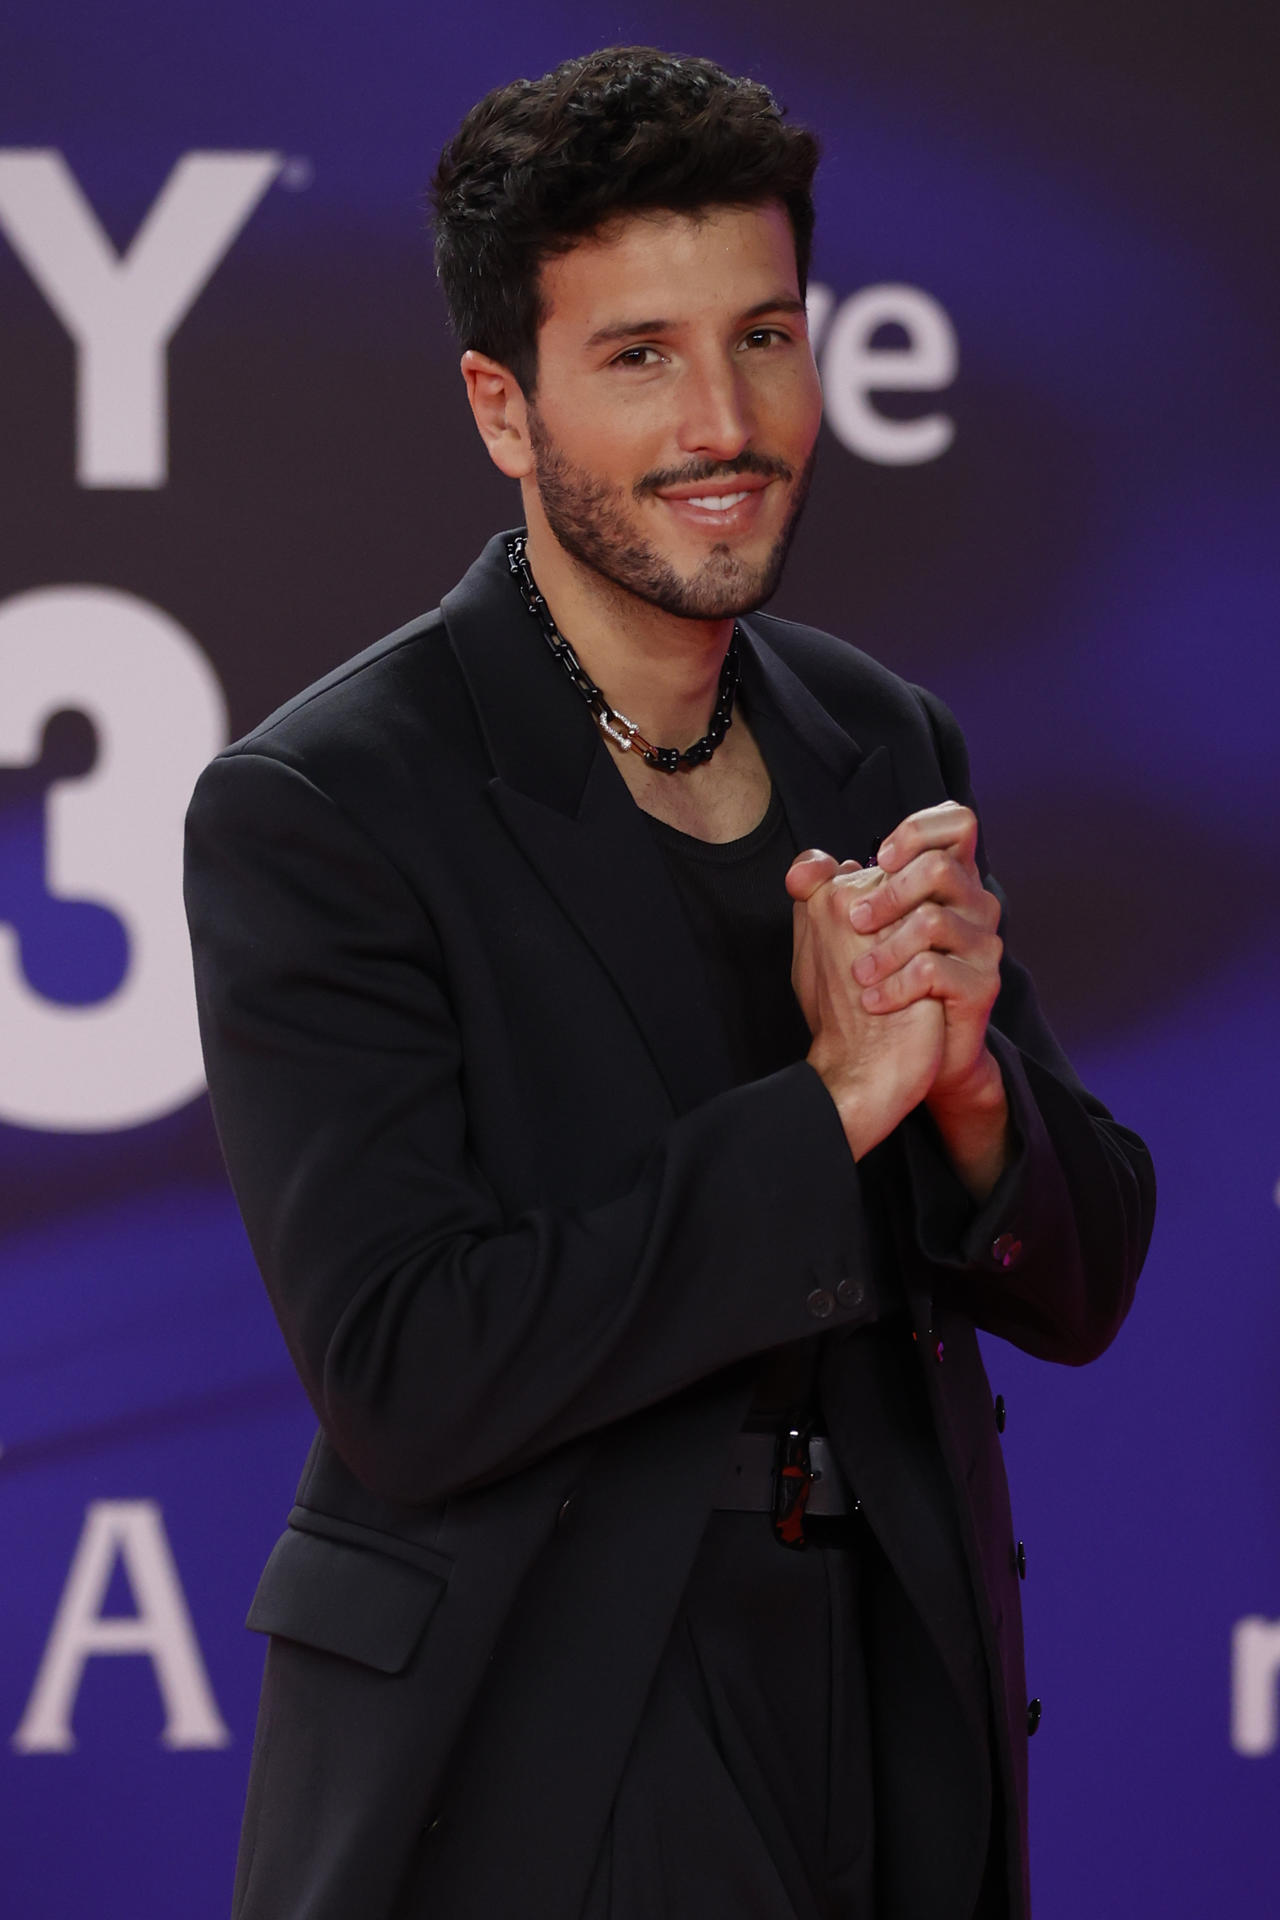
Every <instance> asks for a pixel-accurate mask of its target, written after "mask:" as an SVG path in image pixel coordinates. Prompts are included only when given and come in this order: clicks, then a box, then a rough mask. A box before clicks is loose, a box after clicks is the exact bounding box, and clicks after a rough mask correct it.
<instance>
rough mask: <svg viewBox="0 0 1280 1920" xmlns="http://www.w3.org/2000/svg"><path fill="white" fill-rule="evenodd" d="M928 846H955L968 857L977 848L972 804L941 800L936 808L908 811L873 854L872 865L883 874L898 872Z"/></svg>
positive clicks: (974, 815)
mask: <svg viewBox="0 0 1280 1920" xmlns="http://www.w3.org/2000/svg"><path fill="white" fill-rule="evenodd" d="M931 847H958V848H960V849H961V850H962V852H963V853H964V854H965V856H966V858H968V859H969V860H972V859H973V858H974V856H975V854H976V852H977V847H978V816H977V814H976V813H975V812H974V811H973V808H972V807H964V806H961V804H960V802H959V801H958V800H944V801H942V802H941V804H940V805H938V806H936V807H922V808H921V809H920V810H919V812H917V813H909V814H908V815H907V817H906V819H905V820H903V821H901V822H900V823H899V825H898V826H896V827H895V828H894V830H893V832H892V833H891V834H890V835H889V837H888V839H887V840H882V841H881V843H880V846H879V849H878V850H877V853H876V865H877V866H880V867H883V868H884V869H885V871H886V873H898V872H900V871H901V869H902V868H903V867H905V866H906V864H907V862H908V861H909V860H914V859H915V858H916V857H917V855H919V854H921V853H925V852H927V851H928V850H929V849H930V848H931Z"/></svg>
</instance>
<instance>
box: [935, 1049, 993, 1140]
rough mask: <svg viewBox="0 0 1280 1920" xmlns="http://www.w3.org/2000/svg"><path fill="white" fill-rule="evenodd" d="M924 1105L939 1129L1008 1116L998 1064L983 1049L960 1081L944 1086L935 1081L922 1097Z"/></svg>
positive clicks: (939, 1080) (990, 1054)
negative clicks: (970, 1119) (943, 1126)
mask: <svg viewBox="0 0 1280 1920" xmlns="http://www.w3.org/2000/svg"><path fill="white" fill-rule="evenodd" d="M925 1105H926V1106H927V1107H928V1109H929V1112H930V1113H931V1114H932V1116H933V1118H934V1120H935V1121H936V1122H937V1123H938V1125H939V1126H942V1125H944V1124H952V1125H960V1124H963V1122H964V1121H965V1120H966V1119H969V1118H972V1119H974V1120H980V1119H982V1118H984V1117H985V1118H988V1119H989V1118H991V1117H992V1116H998V1117H1003V1116H1005V1115H1006V1114H1007V1112H1008V1100H1007V1098H1006V1095H1005V1090H1004V1076H1003V1074H1002V1073H1001V1071H1000V1063H999V1061H998V1060H997V1059H996V1057H995V1055H994V1054H993V1053H992V1052H991V1050H990V1048H989V1047H983V1049H982V1052H981V1053H980V1054H979V1055H978V1057H977V1059H976V1060H975V1061H974V1063H973V1065H972V1066H971V1067H970V1068H969V1070H968V1072H967V1073H965V1074H963V1075H962V1076H961V1077H960V1079H958V1080H955V1081H952V1082H950V1083H948V1084H944V1083H943V1082H942V1081H941V1079H938V1080H935V1081H934V1083H933V1085H932V1086H931V1087H930V1089H929V1091H928V1093H927V1094H926V1095H925Z"/></svg>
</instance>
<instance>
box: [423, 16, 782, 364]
mask: <svg viewBox="0 0 1280 1920" xmlns="http://www.w3.org/2000/svg"><path fill="white" fill-rule="evenodd" d="M817 163H818V142H817V140H816V139H815V137H814V135H813V134H812V133H810V132H808V131H807V130H806V129H805V128H804V127H796V126H789V125H788V124H787V122H786V121H785V120H784V119H783V114H782V109H781V108H780V107H779V105H778V103H777V101H776V100H775V99H774V97H773V95H772V94H771V93H770V92H769V90H768V88H767V87H764V86H761V85H760V84H759V83H758V82H757V81H755V80H746V79H734V78H733V77H732V76H731V75H730V74H727V73H725V72H724V71H723V69H722V68H720V67H717V66H715V65H713V63H712V62H711V61H710V60H698V59H691V58H684V57H682V56H679V55H676V54H670V53H660V52H659V51H658V50H657V48H655V47H606V48H604V49H602V50H601V51H600V52H599V53H589V54H587V55H585V56H584V57H583V58H581V59H577V60H566V61H565V62H564V63H563V65H561V66H558V67H556V68H555V69H554V70H553V71H552V72H551V73H548V74H544V75H543V77H542V79H540V80H513V81H512V82H511V84H510V85H509V86H505V87H498V88H496V89H495V91H494V92H492V93H488V94H486V95H485V97H484V99H483V100H481V101H479V102H478V103H477V104H476V105H475V106H474V107H472V109H471V111H470V113H468V115H467V117H466V119H465V120H464V121H463V122H462V125H461V126H460V127H459V129H458V131H457V133H456V134H455V135H454V137H453V139H452V140H450V141H449V143H448V145H447V146H446V147H445V149H444V152H443V153H442V154H441V156H440V164H439V166H438V167H437V168H436V172H435V178H434V179H433V181H432V184H431V204H432V208H433V211H434V216H435V236H436V238H435V258H436V272H437V273H438V274H439V276H440V284H441V286H442V288H443V289H444V296H445V300H446V302H447V304H448V308H449V317H450V320H451V321H452V324H453V329H454V332H455V333H456V334H457V336H458V338H459V340H460V341H461V342H462V345H463V346H464V347H474V348H476V349H477V351H479V352H481V353H486V354H488V355H490V357H491V358H492V359H494V360H499V361H501V362H502V364H503V365H504V366H506V367H510V369H511V371H512V372H513V373H514V374H515V376H516V378H517V380H518V381H519V382H520V385H521V387H522V388H523V389H524V392H525V393H526V394H527V395H528V396H529V397H530V398H532V396H533V391H534V386H535V383H536V379H537V365H538V328H539V326H540V324H541V322H542V321H543V319H544V318H545V317H546V309H545V305H544V303H543V301H542V299H541V294H540V288H539V278H540V273H541V268H542V265H543V262H544V261H545V260H548V259H550V258H551V257H552V256H554V255H555V254H560V253H567V252H568V251H569V250H570V248H572V247H573V246H574V245H575V244H576V243H577V242H578V241H580V240H582V239H584V238H585V237H586V236H587V235H589V234H593V233H597V232H599V231H600V229H601V228H603V227H605V226H606V225H607V224H608V223H609V221H610V220H613V219H615V218H617V217H618V216H620V215H625V214H629V213H640V212H646V211H650V210H657V209H663V210H669V211H671V212H676V213H694V212H697V211H698V210H700V209H702V208H705V207H719V206H732V207H744V206H745V207H749V206H758V205H760V204H762V203H763V202H765V201H768V200H778V201H781V203H782V205H783V206H784V207H785V208H786V211H787V214H788V215H789V217H790V220H791V227H792V231H793V233H794V235H795V243H796V267H797V271H798V274H799V284H800V292H801V294H802V295H803V293H804V290H805V282H806V279H807V276H808V271H809V251H810V246H811V243H812V239H813V197H812V191H811V189H812V182H813V174H814V169H815V167H816V166H817Z"/></svg>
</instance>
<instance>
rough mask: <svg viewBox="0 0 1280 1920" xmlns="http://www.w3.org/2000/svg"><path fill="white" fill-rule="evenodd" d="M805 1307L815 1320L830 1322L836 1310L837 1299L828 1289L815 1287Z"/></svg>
mask: <svg viewBox="0 0 1280 1920" xmlns="http://www.w3.org/2000/svg"><path fill="white" fill-rule="evenodd" d="M805 1305H806V1307H808V1309H809V1311H810V1313H811V1314H812V1315H813V1317H814V1319H815V1320H829V1319H830V1318H831V1315H832V1314H833V1313H834V1312H835V1310H836V1297H835V1295H834V1293H832V1292H830V1291H829V1290H828V1288H826V1287H815V1288H814V1290H813V1292H812V1293H811V1294H810V1295H809V1298H808V1299H807V1300H806V1301H805Z"/></svg>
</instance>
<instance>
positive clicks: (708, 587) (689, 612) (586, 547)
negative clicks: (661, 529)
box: [528, 406, 817, 620]
mask: <svg viewBox="0 0 1280 1920" xmlns="http://www.w3.org/2000/svg"><path fill="white" fill-rule="evenodd" d="M528 419H529V444H530V446H531V448H532V451H533V456H534V460H535V463H536V469H535V479H536V484H537V488H538V498H539V501H540V502H541V505H542V511H543V513H544V514H545V515H546V520H547V525H548V526H549V527H550V529H551V531H552V533H553V534H554V535H555V537H556V539H557V540H558V541H559V543H560V545H561V546H562V547H563V548H564V550H565V552H566V553H570V554H572V555H573V557H574V559H575V560H578V561H580V562H581V564H582V565H583V566H584V567H589V568H590V569H591V571H592V572H593V573H595V574H598V575H599V576H600V578H601V579H602V580H606V581H608V582H609V583H610V585H612V586H614V587H618V588H621V589H622V591H623V592H624V593H629V594H634V595H635V596H636V598H637V599H640V600H644V601H646V602H647V603H648V604H649V605H650V606H653V607H658V608H660V609H661V611H662V612H663V613H672V614H676V615H678V616H679V618H680V619H682V620H731V619H735V618H736V617H737V616H738V615H739V614H741V613H750V612H751V611H752V610H753V608H755V607H760V606H763V605H764V603H765V601H767V600H769V599H771V598H772V596H773V595H774V594H775V593H776V592H777V589H778V583H779V581H780V580H781V578H782V569H783V567H784V566H785V565H786V559H787V553H788V551H789V550H790V547H791V542H792V539H793V537H794V535H795V530H796V524H797V522H798V521H799V518H800V514H801V510H802V509H803V507H804V503H805V500H806V498H807V496H808V492H809V482H810V480H811V478H812V476H813V465H814V461H815V459H816V457H817V448H816V446H815V447H814V449H813V451H812V452H811V453H810V455H809V457H808V459H807V460H806V461H805V464H804V470H803V472H802V473H801V475H800V479H799V482H798V484H797V486H796V489H795V495H794V498H793V500H792V502H791V511H790V513H789V514H788V515H787V521H786V525H785V526H784V527H783V529H782V531H781V533H780V534H779V535H778V538H777V539H776V540H775V541H774V543H773V546H772V548H771V550H770V552H769V554H768V556H767V557H766V558H765V560H763V561H762V562H761V563H760V564H759V565H757V566H750V565H748V564H747V563H746V562H745V561H743V560H742V559H741V558H740V557H739V556H738V555H737V554H735V553H734V551H733V550H732V548H731V547H730V546H729V545H728V544H727V543H723V542H722V543H721V544H720V545H718V546H714V547H712V549H711V551H710V553H709V554H708V555H707V557H706V559H705V560H703V561H702V562H701V564H700V565H699V566H698V568H697V570H696V571H695V572H694V573H693V574H692V575H691V576H690V577H689V578H688V579H685V578H683V577H682V576H681V575H680V574H678V573H677V572H676V570H675V568H674V567H673V566H672V565H671V563H670V562H669V561H668V560H664V559H663V557H662V555H661V554H660V553H659V552H658V551H657V549H656V548H655V547H652V546H650V545H649V543H648V541H646V540H643V539H641V538H639V537H638V535H637V534H636V532H635V529H634V528H633V527H632V526H631V525H630V523H629V521H628V518H627V513H626V509H625V506H624V504H623V498H622V496H621V495H620V493H619V491H618V489H617V488H614V487H610V486H607V485H606V484H605V483H604V482H603V481H601V480H597V479H595V478H594V476H593V475H591V474H590V473H588V472H587V471H586V470H585V468H582V467H574V466H571V465H570V464H569V462H568V461H567V460H566V459H565V457H564V455H563V454H562V453H561V452H560V451H559V449H558V448H557V447H556V446H554V445H553V443H552V441H551V439H550V437H549V435H548V434H547V431H546V428H545V427H544V425H543V423H542V420H541V417H540V416H539V414H538V412H537V410H536V408H534V407H533V406H530V408H529V415H528ZM792 472H793V469H792V468H791V467H789V466H788V465H787V464H786V462H785V461H783V460H776V459H773V458H771V457H769V456H767V455H763V454H758V453H752V452H751V451H750V450H749V449H748V450H745V451H744V452H743V453H741V454H740V455H739V456H738V458H737V459H736V460H717V461H703V462H701V463H699V464H695V465H693V466H691V467H690V468H688V469H687V470H686V471H684V472H680V473H676V472H669V473H668V472H663V473H651V474H646V475H645V477H644V478H643V479H642V480H638V481H637V482H636V484H635V486H634V487H633V488H632V494H633V496H634V497H635V499H636V500H637V501H643V500H644V499H645V498H646V497H647V496H648V495H649V494H652V493H653V492H655V491H656V489H657V488H659V487H670V486H682V485H686V484H691V483H696V482H697V481H700V480H727V479H731V478H732V477H733V476H734V475H735V474H741V473H754V474H764V475H766V476H767V477H768V478H770V479H778V480H783V481H786V480H790V479H791V478H792Z"/></svg>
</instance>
